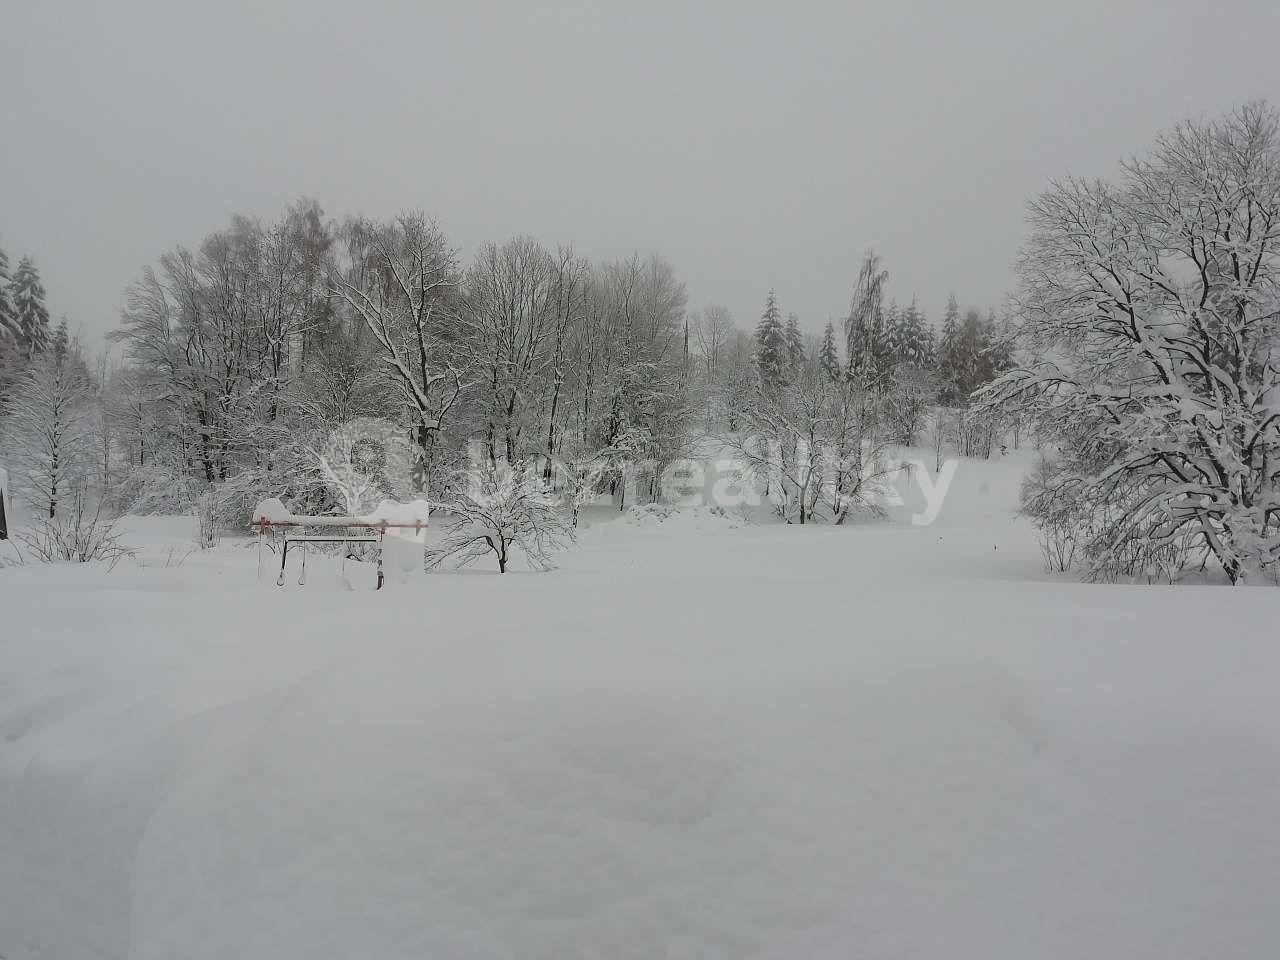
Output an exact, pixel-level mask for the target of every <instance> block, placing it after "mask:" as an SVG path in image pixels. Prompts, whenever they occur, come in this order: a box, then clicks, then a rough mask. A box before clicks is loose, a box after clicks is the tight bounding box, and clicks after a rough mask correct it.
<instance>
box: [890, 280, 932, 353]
mask: <svg viewBox="0 0 1280 960" xmlns="http://www.w3.org/2000/svg"><path fill="white" fill-rule="evenodd" d="M893 347H894V349H893V357H894V362H895V363H896V364H897V365H898V366H908V367H915V368H916V369H919V370H924V369H927V368H928V367H930V366H932V364H933V343H932V336H931V331H930V330H929V328H928V325H927V324H926V322H925V319H924V315H923V314H922V313H921V312H920V307H919V306H918V305H917V304H916V301H915V298H914V297H913V298H912V300H911V305H910V306H909V307H907V309H905V310H903V311H902V312H901V313H900V314H899V316H898V319H897V323H896V325H895V328H894V344H893Z"/></svg>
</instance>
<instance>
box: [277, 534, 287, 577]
mask: <svg viewBox="0 0 1280 960" xmlns="http://www.w3.org/2000/svg"><path fill="white" fill-rule="evenodd" d="M288 560H289V541H288V539H287V538H286V539H285V541H284V549H282V550H281V551H280V576H278V577H276V586H277V587H283V586H284V565H285V564H286V563H287V562H288Z"/></svg>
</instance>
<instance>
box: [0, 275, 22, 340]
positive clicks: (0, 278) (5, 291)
mask: <svg viewBox="0 0 1280 960" xmlns="http://www.w3.org/2000/svg"><path fill="white" fill-rule="evenodd" d="M12 282H13V275H12V274H11V273H10V270H9V256H8V254H6V253H5V252H4V250H0V349H2V348H4V346H5V345H7V346H8V347H9V348H10V349H11V350H13V351H14V352H16V351H17V350H18V345H19V344H20V343H21V338H22V326H21V325H20V324H19V323H18V309H17V307H15V306H14V304H13V291H12Z"/></svg>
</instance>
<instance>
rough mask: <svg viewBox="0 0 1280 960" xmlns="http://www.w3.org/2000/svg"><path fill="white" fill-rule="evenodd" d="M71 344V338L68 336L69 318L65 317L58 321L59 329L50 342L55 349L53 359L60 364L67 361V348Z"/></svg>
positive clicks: (54, 332) (55, 331)
mask: <svg viewBox="0 0 1280 960" xmlns="http://www.w3.org/2000/svg"><path fill="white" fill-rule="evenodd" d="M70 342H71V341H70V337H69V336H68V334H67V318H66V317H63V318H62V319H61V320H59V321H58V326H57V329H55V330H54V331H53V337H52V339H51V340H50V346H51V347H52V348H53V357H54V359H55V360H57V361H58V362H59V363H61V362H62V361H63V360H65V359H66V356H67V346H68V345H69V344H70Z"/></svg>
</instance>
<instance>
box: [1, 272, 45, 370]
mask: <svg viewBox="0 0 1280 960" xmlns="http://www.w3.org/2000/svg"><path fill="white" fill-rule="evenodd" d="M9 295H10V297H11V299H12V301H13V309H14V315H15V316H16V318H17V321H18V338H19V348H20V349H21V351H22V355H23V356H24V357H27V358H28V359H30V358H31V357H34V356H35V355H36V354H37V353H39V352H40V351H41V350H43V349H44V348H45V347H46V346H48V344H49V308H48V307H47V306H45V302H44V297H45V293H44V285H43V284H42V283H41V282H40V271H39V270H37V269H36V265H35V263H34V261H32V259H31V258H30V257H23V258H22V259H21V260H20V261H18V268H17V269H16V270H15V271H14V272H13V281H12V282H11V283H10V285H9Z"/></svg>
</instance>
